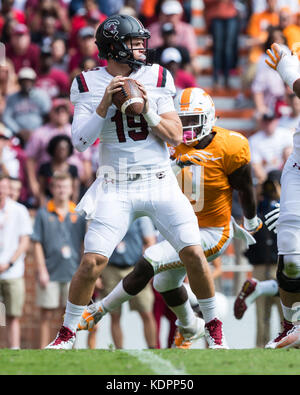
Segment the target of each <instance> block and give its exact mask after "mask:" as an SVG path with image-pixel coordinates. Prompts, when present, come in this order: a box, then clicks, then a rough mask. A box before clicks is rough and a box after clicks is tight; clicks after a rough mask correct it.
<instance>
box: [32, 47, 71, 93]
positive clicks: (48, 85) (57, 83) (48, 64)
mask: <svg viewBox="0 0 300 395" xmlns="http://www.w3.org/2000/svg"><path fill="white" fill-rule="evenodd" d="M36 87H38V88H40V89H43V90H44V91H46V92H47V93H48V95H49V96H50V97H51V99H53V98H55V97H59V96H68V95H69V92H70V79H69V75H68V74H67V73H66V72H65V71H63V70H60V69H58V68H56V67H53V59H52V56H51V51H50V49H49V48H48V47H46V48H45V49H42V52H41V69H40V74H39V76H38V79H37V81H36Z"/></svg>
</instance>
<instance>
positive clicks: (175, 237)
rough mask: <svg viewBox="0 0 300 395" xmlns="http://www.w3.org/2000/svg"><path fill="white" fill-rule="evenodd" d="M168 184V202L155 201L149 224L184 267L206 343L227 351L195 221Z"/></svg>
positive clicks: (182, 198) (183, 200)
mask: <svg viewBox="0 0 300 395" xmlns="http://www.w3.org/2000/svg"><path fill="white" fill-rule="evenodd" d="M177 188H178V190H176V186H174V185H171V186H170V191H171V193H172V199H169V200H168V199H162V200H161V201H157V202H155V203H156V205H154V206H155V208H156V216H155V217H153V222H154V224H155V225H156V227H157V229H158V230H159V231H160V233H161V234H162V235H163V236H164V237H165V239H166V240H168V241H169V242H170V244H171V245H172V246H173V248H174V249H175V250H176V252H177V253H178V255H179V257H180V260H181V262H182V263H183V264H184V266H185V268H186V272H187V276H188V279H189V283H190V286H191V289H192V291H193V293H194V294H195V295H196V297H197V299H198V303H199V306H200V309H201V311H202V313H203V318H204V320H205V323H206V330H207V341H208V343H209V344H210V346H211V347H212V348H218V347H220V348H221V347H222V348H227V345H226V341H225V338H224V333H223V324H222V322H221V321H220V320H219V319H218V318H217V316H218V314H217V304H216V297H215V288H214V281H213V277H212V273H211V270H210V268H209V265H208V262H207V259H206V257H205V254H204V251H203V249H202V247H201V237H200V232H199V228H198V222H197V218H196V216H195V213H194V211H193V208H192V206H191V204H190V203H189V201H188V199H187V198H186V196H184V195H183V194H182V192H181V191H180V190H179V187H178V184H177Z"/></svg>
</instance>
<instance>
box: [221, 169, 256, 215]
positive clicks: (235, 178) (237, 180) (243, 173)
mask: <svg viewBox="0 0 300 395" xmlns="http://www.w3.org/2000/svg"><path fill="white" fill-rule="evenodd" d="M228 181H229V184H230V185H231V186H232V188H233V189H235V190H237V191H238V193H239V198H240V203H241V206H242V210H243V214H244V216H245V217H246V218H253V217H255V215H256V198H255V193H254V188H253V182H252V167H251V164H250V163H247V164H245V165H243V166H241V167H240V168H239V169H237V170H235V171H234V172H233V173H232V174H230V175H229V176H228Z"/></svg>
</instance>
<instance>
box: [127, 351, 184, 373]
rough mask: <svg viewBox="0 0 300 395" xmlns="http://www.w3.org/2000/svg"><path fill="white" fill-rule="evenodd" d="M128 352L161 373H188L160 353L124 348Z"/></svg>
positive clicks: (155, 371)
mask: <svg viewBox="0 0 300 395" xmlns="http://www.w3.org/2000/svg"><path fill="white" fill-rule="evenodd" d="M122 351H123V352H125V353H126V354H129V355H131V356H132V357H135V358H137V359H138V360H139V361H140V362H141V363H142V364H144V365H148V366H149V368H150V369H151V370H152V371H153V372H154V373H155V374H159V375H185V374H187V373H186V372H185V371H184V369H177V368H175V367H174V366H173V365H172V364H171V362H169V361H168V360H166V359H163V358H160V357H159V356H158V355H156V354H154V353H153V352H151V351H150V350H149V351H142V350H122Z"/></svg>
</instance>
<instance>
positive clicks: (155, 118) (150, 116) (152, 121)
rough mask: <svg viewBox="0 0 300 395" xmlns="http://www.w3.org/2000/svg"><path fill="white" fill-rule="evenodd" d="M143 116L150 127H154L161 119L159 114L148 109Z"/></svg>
mask: <svg viewBox="0 0 300 395" xmlns="http://www.w3.org/2000/svg"><path fill="white" fill-rule="evenodd" d="M143 117H144V118H145V120H146V122H147V124H148V125H149V126H150V127H151V126H152V127H156V126H157V125H158V124H159V123H160V121H161V116H159V115H158V114H156V112H155V111H153V110H151V109H149V111H148V112H147V113H146V114H143Z"/></svg>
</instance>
